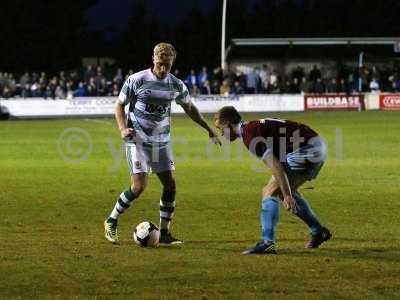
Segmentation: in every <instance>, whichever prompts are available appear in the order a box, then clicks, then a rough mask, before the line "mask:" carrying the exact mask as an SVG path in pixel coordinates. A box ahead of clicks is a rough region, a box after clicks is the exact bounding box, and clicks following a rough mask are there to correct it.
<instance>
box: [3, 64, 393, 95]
mask: <svg viewBox="0 0 400 300" xmlns="http://www.w3.org/2000/svg"><path fill="white" fill-rule="evenodd" d="M133 73H134V72H133V70H129V71H128V72H127V73H124V72H123V71H122V69H121V68H119V69H116V70H115V69H114V71H110V70H106V72H104V71H103V68H102V67H100V66H95V67H93V66H87V67H86V68H85V69H84V70H83V71H81V72H79V71H71V72H65V71H60V72H59V73H58V74H55V75H53V74H52V75H51V76H49V75H48V74H46V73H45V72H41V73H40V74H39V73H36V72H32V73H29V72H25V73H24V74H22V75H21V76H20V77H19V79H18V80H17V79H16V78H15V77H14V74H12V73H7V72H0V98H31V97H40V98H45V99H71V98H74V97H93V96H117V95H118V94H119V91H120V89H121V87H122V84H123V83H124V81H125V79H126V78H127V76H129V75H131V74H133ZM173 74H174V75H175V76H177V77H178V78H180V79H182V80H183V81H184V82H185V83H186V85H187V87H188V88H189V91H190V94H191V95H193V96H196V95H216V94H217V95H225V96H227V95H240V94H255V93H268V94H299V93H303V94H305V93H307V94H309V93H315V94H322V93H346V94H351V93H354V92H358V91H359V89H360V87H361V90H362V91H363V92H377V91H382V92H400V70H398V69H397V68H387V69H378V68H377V67H375V66H372V67H371V68H368V67H362V68H355V69H354V70H349V69H346V68H343V69H341V70H338V72H337V76H335V77H333V78H328V77H327V76H326V75H325V74H323V73H322V72H321V70H320V69H319V68H318V67H317V66H316V65H314V67H313V68H312V69H311V70H310V71H309V72H305V70H304V69H303V68H302V67H300V66H298V67H296V68H294V69H293V70H292V71H291V72H289V73H288V74H279V73H278V72H277V71H276V70H274V69H271V68H269V67H268V66H267V65H265V64H264V65H262V66H261V67H258V68H254V69H250V70H249V71H248V72H246V73H244V72H240V71H234V70H232V69H231V68H228V70H226V71H224V72H223V71H222V69H221V68H220V67H216V68H214V69H212V70H209V69H208V68H207V67H206V66H203V67H202V68H201V70H199V71H196V70H195V69H191V70H190V71H189V73H188V74H187V75H185V74H183V76H182V74H181V73H180V71H179V70H178V69H175V70H174V71H173Z"/></svg>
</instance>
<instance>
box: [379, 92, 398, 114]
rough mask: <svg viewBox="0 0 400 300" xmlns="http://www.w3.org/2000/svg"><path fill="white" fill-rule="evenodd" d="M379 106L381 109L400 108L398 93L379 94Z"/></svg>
mask: <svg viewBox="0 0 400 300" xmlns="http://www.w3.org/2000/svg"><path fill="white" fill-rule="evenodd" d="M379 107H380V109H382V110H400V94H386V95H385V94H383V95H380V96H379Z"/></svg>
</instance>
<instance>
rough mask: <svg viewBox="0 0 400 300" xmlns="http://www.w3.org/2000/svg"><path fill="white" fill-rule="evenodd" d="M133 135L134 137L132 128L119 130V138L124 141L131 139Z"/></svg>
mask: <svg viewBox="0 0 400 300" xmlns="http://www.w3.org/2000/svg"><path fill="white" fill-rule="evenodd" d="M135 135H136V133H135V130H134V129H133V128H124V129H122V130H121V137H122V139H124V140H127V139H130V138H133V137H134V136H135Z"/></svg>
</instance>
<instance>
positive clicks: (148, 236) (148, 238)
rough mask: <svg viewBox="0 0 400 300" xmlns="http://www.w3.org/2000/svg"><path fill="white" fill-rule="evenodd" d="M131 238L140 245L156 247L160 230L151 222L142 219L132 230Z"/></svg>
mask: <svg viewBox="0 0 400 300" xmlns="http://www.w3.org/2000/svg"><path fill="white" fill-rule="evenodd" d="M133 240H134V241H135V243H136V244H138V245H139V246H142V247H157V246H158V243H159V242H160V230H158V227H157V226H156V225H154V224H153V223H151V222H149V221H144V222H142V223H140V224H139V225H138V226H136V228H135V230H134V231H133Z"/></svg>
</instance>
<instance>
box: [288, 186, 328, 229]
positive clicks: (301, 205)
mask: <svg viewBox="0 0 400 300" xmlns="http://www.w3.org/2000/svg"><path fill="white" fill-rule="evenodd" d="M293 198H294V200H296V204H297V211H296V213H295V215H296V216H298V217H299V218H300V219H302V220H303V221H304V223H306V224H307V225H308V227H309V228H310V232H311V234H313V235H315V234H318V233H319V232H320V231H321V228H322V225H321V223H320V222H319V220H318V218H317V216H316V215H315V213H314V211H313V210H312V209H311V207H310V206H309V205H308V203H307V201H306V200H305V199H304V198H303V197H302V196H301V195H300V193H298V192H294V193H293Z"/></svg>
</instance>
